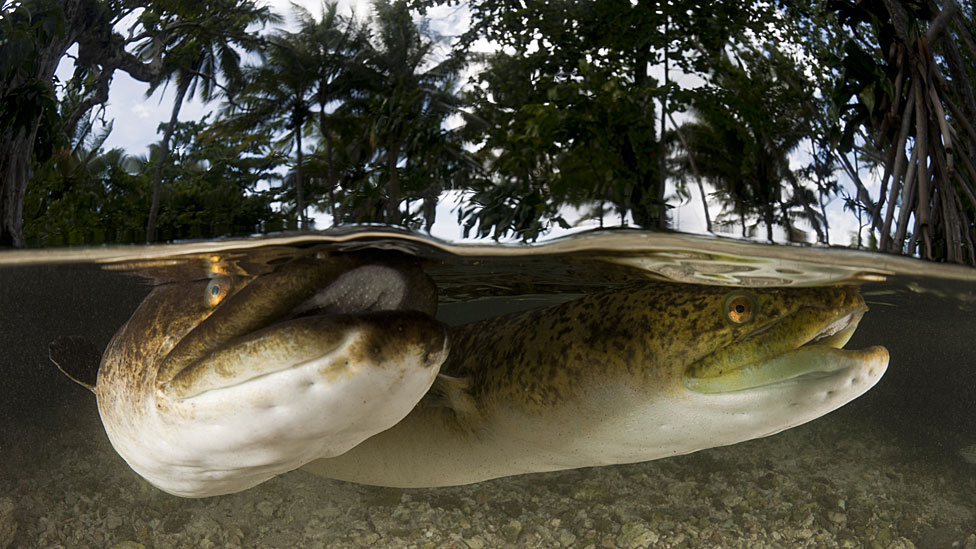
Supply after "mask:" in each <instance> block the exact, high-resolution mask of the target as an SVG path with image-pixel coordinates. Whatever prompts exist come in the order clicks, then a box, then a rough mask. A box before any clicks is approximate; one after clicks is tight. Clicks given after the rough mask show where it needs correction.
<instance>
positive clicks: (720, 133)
mask: <svg viewBox="0 0 976 549" xmlns="http://www.w3.org/2000/svg"><path fill="white" fill-rule="evenodd" d="M767 53H768V52H767ZM738 55H739V56H740V59H739V62H740V63H742V64H740V65H737V64H735V63H733V61H732V60H730V59H728V58H722V59H720V60H718V61H717V62H716V68H715V76H714V77H713V78H714V81H715V83H716V84H717V85H718V86H719V87H718V88H716V89H714V90H713V91H712V92H709V93H704V94H701V95H700V96H699V98H698V100H697V102H696V109H695V110H694V113H695V115H696V118H697V119H696V120H695V121H693V122H689V123H685V124H683V125H682V126H681V128H680V132H681V134H682V135H683V136H684V138H685V139H684V141H685V142H684V143H682V148H684V149H685V154H684V155H679V157H678V159H677V160H678V162H679V163H682V164H687V165H689V166H690V163H691V161H692V160H693V161H694V162H695V164H696V171H697V172H698V173H699V174H700V175H701V176H702V177H704V178H705V179H708V180H710V181H711V182H712V184H713V185H714V186H715V188H716V193H715V195H716V196H717V197H718V198H719V199H720V200H721V201H722V202H724V204H725V205H726V206H728V207H729V208H730V210H731V212H728V213H732V214H733V215H735V216H737V217H738V220H739V223H740V226H741V229H742V235H743V236H746V233H747V226H746V221H747V219H748V218H749V217H750V216H753V215H755V216H758V217H759V218H760V219H761V221H762V223H763V224H764V225H765V226H766V238H767V239H768V240H770V241H772V240H773V227H774V226H775V225H783V226H784V228H785V229H786V230H787V233H788V234H789V235H790V239H792V238H793V235H795V234H796V233H797V231H796V229H795V227H794V226H793V221H794V220H795V219H798V218H803V219H805V220H806V221H807V222H809V223H810V225H811V226H812V227H813V229H814V230H815V231H816V233H817V239H818V241H820V242H826V236H825V232H824V225H825V223H826V220H825V219H824V217H823V215H822V214H821V213H818V212H816V211H815V210H814V209H813V206H812V205H813V204H818V200H817V198H816V196H815V195H814V194H813V193H812V192H811V191H809V190H808V189H806V188H805V187H804V186H803V185H802V182H801V180H800V178H799V177H798V175H797V174H796V173H794V171H793V170H792V169H791V168H790V154H791V153H792V152H793V151H794V150H795V149H796V148H797V147H798V146H799V145H800V143H801V142H802V141H803V139H804V138H805V137H806V135H808V133H809V126H808V120H809V116H808V114H807V113H806V112H804V110H803V108H804V107H803V104H804V102H803V101H802V100H800V99H798V98H797V97H796V96H797V95H802V94H803V93H804V91H803V90H798V89H795V88H793V87H791V86H789V85H787V84H786V82H784V80H782V79H781V78H779V77H778V75H779V74H780V73H781V72H782V71H784V70H787V68H786V67H785V66H779V65H777V66H775V67H774V66H773V64H774V63H776V61H777V59H776V58H775V56H773V55H769V56H767V55H766V54H764V53H763V52H746V51H740V52H739V53H738ZM743 65H745V66H743ZM792 76H794V78H792V81H801V80H802V78H800V77H799V76H797V75H792ZM678 172H680V170H679V171H678ZM784 187H786V188H789V189H790V191H791V192H790V193H788V194H787V196H786V198H784V193H783V188H784ZM706 207H707V203H706ZM728 213H726V214H725V215H724V216H720V217H728Z"/></svg>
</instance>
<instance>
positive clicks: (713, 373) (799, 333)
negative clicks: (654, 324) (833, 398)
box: [684, 299, 888, 393]
mask: <svg viewBox="0 0 976 549" xmlns="http://www.w3.org/2000/svg"><path fill="white" fill-rule="evenodd" d="M866 311H867V307H866V306H865V305H864V301H863V300H862V299H858V300H856V301H855V302H854V303H852V304H851V305H850V306H848V307H845V308H843V309H839V310H837V309H835V310H827V309H824V308H821V307H812V306H811V307H806V308H803V309H800V310H799V311H797V312H795V313H793V314H792V315H790V316H787V317H784V318H782V319H779V320H778V321H775V322H773V323H771V324H769V325H767V326H763V327H760V328H759V329H757V330H755V331H754V332H752V333H750V334H747V335H745V336H744V337H742V338H740V339H739V340H738V341H736V342H734V343H732V344H731V345H728V346H726V347H724V348H721V349H719V350H717V351H715V352H713V353H711V354H709V355H707V356H705V357H704V358H702V359H700V360H698V361H696V362H694V363H692V364H691V365H690V366H689V367H688V368H687V369H686V370H685V377H684V385H685V387H686V388H687V389H689V390H690V391H693V392H697V393H728V392H735V391H745V390H749V389H757V388H761V387H768V386H772V385H780V384H787V383H801V382H803V381H809V380H811V379H818V378H824V377H828V376H832V375H835V374H837V373H838V372H841V371H842V370H849V369H851V368H865V367H870V366H872V365H874V364H880V363H881V362H884V364H885V365H886V364H887V361H888V351H887V350H886V349H885V348H884V347H879V346H874V347H869V348H867V349H862V350H847V349H843V347H844V345H846V344H847V342H848V340H850V338H851V336H852V335H853V334H854V331H855V330H856V329H857V326H858V323H859V322H860V321H861V318H862V317H863V315H864V313H865V312H866Z"/></svg>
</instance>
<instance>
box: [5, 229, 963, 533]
mask: <svg viewBox="0 0 976 549" xmlns="http://www.w3.org/2000/svg"><path fill="white" fill-rule="evenodd" d="M363 249H383V250H399V251H400V252H403V253H409V254H413V255H418V256H420V257H422V258H424V259H425V266H424V268H425V271H426V272H427V273H428V274H429V275H430V276H431V277H432V278H433V279H434V280H435V281H436V283H437V285H438V288H439V296H440V301H441V303H440V309H439V311H440V312H439V315H440V316H441V317H442V319H444V320H445V321H447V322H449V323H461V322H468V321H471V320H475V319H478V318H484V317H487V316H494V315H497V314H502V313H504V312H510V311H515V310H522V309H527V308H533V307H538V306H543V305H547V304H552V303H555V302H559V301H564V300H567V299H571V298H573V297H576V296H579V295H582V294H585V293H589V292H593V291H596V290H598V289H601V288H605V287H608V286H611V285H615V284H622V283H625V282H630V281H635V280H642V279H658V280H660V279H663V280H675V281H680V282H690V283H699V284H723V285H730V286H770V285H772V286H791V285H818V284H833V283H840V282H845V281H847V282H850V281H858V282H863V284H864V285H863V287H862V292H863V294H864V296H865V298H866V300H867V302H868V305H869V307H870V311H869V312H868V313H867V314H866V315H865V317H864V319H863V320H862V322H861V324H860V327H859V328H858V330H857V332H856V333H855V334H854V338H853V339H852V340H851V342H850V343H849V344H848V345H847V347H848V348H861V347H865V346H868V345H874V344H881V345H884V346H886V347H887V348H888V350H889V351H890V354H891V362H890V365H889V368H888V371H887V373H886V374H885V377H884V378H883V379H882V380H881V382H880V383H879V384H878V385H877V386H876V387H875V388H874V389H872V390H871V391H869V392H868V393H867V394H866V395H864V396H863V397H861V398H859V399H857V400H855V401H854V402H852V403H850V404H848V405H847V406H845V407H843V408H841V409H839V410H837V411H835V412H833V413H831V414H828V415H827V416H824V417H822V418H820V419H818V420H815V421H813V422H811V423H808V424H806V425H802V426H800V427H797V428H794V429H791V430H788V431H785V432H783V433H780V434H778V435H775V436H772V437H767V438H764V439H758V440H754V441H749V442H744V443H740V444H737V445H734V446H728V447H722V448H714V449H709V450H704V451H701V452H697V453H694V454H690V455H686V456H679V457H675V458H670V459H665V460H658V461H653V462H647V463H640V464H633V465H623V466H613V467H601V468H587V469H580V470H572V471H563V472H556V473H545V474H536V475H525V476H519V477H509V478H503V479H498V480H494V481H488V482H483V483H479V484H474V485H469V486H461V487H455V488H440V489H410V490H402V489H390V488H377V487H370V486H362V485H356V484H351V483H344V482H339V481H332V480H327V479H323V478H319V477H316V476H313V475H310V474H307V473H304V472H302V471H296V472H292V473H288V474H285V475H282V476H279V477H277V478H275V479H273V480H271V481H269V482H266V483H264V484H262V485H260V486H258V487H256V488H253V489H250V490H247V491H244V492H242V493H238V494H232V495H228V496H219V497H214V498H205V499H200V500H188V499H182V498H177V497H174V496H170V495H167V494H165V493H163V492H161V491H159V490H157V489H156V488H154V487H152V486H151V485H149V484H148V483H147V482H145V481H144V480H142V479H141V478H140V477H138V476H137V475H136V474H135V473H134V472H132V471H131V470H130V469H129V468H128V467H127V465H126V464H125V462H124V461H123V460H122V459H121V458H120V457H119V456H118V455H117V454H116V453H115V452H114V450H113V449H112V447H111V445H110V444H109V442H108V440H107V438H106V436H105V433H104V431H103V430H102V428H101V424H100V421H99V418H98V413H97V410H96V408H95V401H94V398H93V396H92V395H91V393H89V392H88V391H86V390H85V389H83V388H82V387H80V386H78V385H76V384H74V383H73V382H71V381H70V380H69V379H67V378H66V377H65V376H64V375H62V374H61V373H60V372H59V371H58V370H57V368H56V367H55V366H54V365H53V364H51V363H50V362H49V360H48V358H47V348H48V344H49V342H50V341H52V340H53V339H54V338H56V337H58V336H60V335H66V334H72V335H81V336H84V337H86V338H88V339H90V340H91V341H93V342H94V343H95V344H96V345H98V346H99V348H102V347H104V346H105V344H107V343H108V341H109V339H110V338H111V336H112V334H113V333H114V332H115V330H116V329H118V327H119V326H121V325H122V324H123V323H124V322H125V321H126V320H127V319H128V317H129V315H131V314H132V311H134V310H135V308H136V307H137V306H138V305H139V303H140V302H141V301H142V299H143V298H144V297H145V296H146V295H147V294H148V292H149V290H150V288H151V286H150V285H149V282H148V281H147V276H148V277H154V278H155V279H156V280H157V281H160V280H181V279H187V278H202V277H206V276H207V275H208V272H211V273H212V272H214V271H215V270H216V271H217V272H220V271H221V270H222V269H227V268H240V269H244V270H249V269H250V270H253V269H261V268H262V266H264V265H268V264H274V263H276V262H278V261H283V260H286V259H287V258H290V257H293V256H294V255H296V254H307V253H312V252H314V251H320V250H338V251H346V252H348V251H351V250H363ZM0 312H2V316H0V367H2V369H3V370H2V371H3V373H4V381H3V392H2V398H0V463H2V464H3V465H2V469H0V547H2V545H3V544H4V543H5V542H6V543H9V546H10V547H35V546H36V547H58V546H63V547H113V546H118V547H129V548H132V547H139V546H144V547H335V546H342V547H358V546H374V547H444V546H450V547H496V546H536V547H556V546H571V547H618V546H619V547H872V546H873V547H911V546H916V547H951V546H953V545H954V544H957V545H956V546H959V547H976V465H973V464H971V463H968V462H966V461H965V460H964V459H963V458H962V456H961V455H960V453H959V450H961V449H963V448H964V447H967V446H970V445H972V444H974V443H976V358H974V357H976V353H974V351H973V340H974V337H976V274H974V273H973V272H972V271H971V270H967V269H962V268H954V267H947V266H940V265H932V264H926V263H921V262H918V261H914V260H910V259H905V258H896V257H892V256H880V255H872V254H867V253H854V252H847V251H840V250H810V249H800V248H786V247H774V246H762V245H754V244H742V243H737V242H725V241H717V240H713V239H702V238H692V237H684V236H680V235H651V234H645V233H636V232H622V233H621V232H614V233H608V234H602V235H592V234H591V235H584V236H579V237H574V238H570V239H565V240H561V241H557V242H554V243H550V244H546V245H542V246H536V247H531V248H526V247H514V248H512V247H502V246H465V247H460V246H447V245H443V244H441V243H436V242H431V241H426V240H424V239H422V238H419V237H414V236H409V235H406V236H405V235H402V234H395V233H390V234H378V233H375V232H371V233H368V234H356V233H353V234H343V235H339V236H337V237H332V236H315V237H310V236H299V237H293V238H277V239H262V240H250V241H227V242H217V243H192V244H186V245H174V246H153V247H138V248H93V249H87V250H80V251H79V250H71V251H61V252H59V251H51V252H43V253H33V252H6V253H3V254H0ZM14 529H15V530H14ZM126 544H127V545H126Z"/></svg>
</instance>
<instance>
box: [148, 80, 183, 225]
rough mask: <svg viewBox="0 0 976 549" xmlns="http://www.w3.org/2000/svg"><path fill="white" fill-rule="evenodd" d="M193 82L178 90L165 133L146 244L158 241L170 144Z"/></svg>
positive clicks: (154, 171)
mask: <svg viewBox="0 0 976 549" xmlns="http://www.w3.org/2000/svg"><path fill="white" fill-rule="evenodd" d="M191 80H192V79H191V78H186V79H184V80H183V81H181V82H180V85H179V87H177V88H176V99H175V100H174V101H173V112H172V113H171V114H170V117H169V124H167V125H166V131H165V132H163V142H162V143H160V145H159V158H157V159H156V166H155V167H154V168H153V190H152V202H151V203H150V205H149V221H148V223H146V243H149V242H153V241H155V240H156V217H157V216H158V215H159V193H160V188H161V187H162V182H163V165H165V164H166V160H167V159H169V142H170V140H171V139H172V138H173V132H174V131H176V123H177V122H179V120H180V109H181V108H182V107H183V99H184V98H186V92H187V90H189V89H190V81H191Z"/></svg>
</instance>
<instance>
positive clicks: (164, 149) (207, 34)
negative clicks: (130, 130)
mask: <svg viewBox="0 0 976 549" xmlns="http://www.w3.org/2000/svg"><path fill="white" fill-rule="evenodd" d="M194 8H196V9H197V10H199V11H193V12H190V11H189V10H193V9H194ZM184 10H186V12H185V13H181V14H180V15H181V16H180V17H178V18H177V17H173V18H171V19H167V20H162V19H160V20H159V21H157V22H156V23H157V25H158V27H159V28H160V29H162V30H164V31H166V30H169V31H170V35H171V36H172V38H171V41H170V43H168V44H166V47H168V49H169V53H168V54H167V55H166V56H165V57H164V59H163V70H162V71H161V73H160V75H159V77H158V78H157V79H156V80H154V81H153V82H152V83H151V84H150V87H149V90H148V92H147V95H152V94H153V93H154V92H155V91H156V90H157V89H158V88H159V86H160V85H165V84H167V83H168V82H170V81H171V80H172V81H175V82H176V97H175V99H174V100H173V109H172V111H171V113H170V119H169V123H168V124H166V127H165V130H164V133H163V139H162V143H161V147H160V156H159V158H158V160H157V162H156V166H155V169H154V172H153V189H152V202H151V205H150V208H149V220H148V222H147V226H146V240H147V241H152V240H153V239H154V237H155V231H156V218H157V215H158V212H159V195H160V185H161V182H162V167H163V165H165V164H166V159H167V157H168V156H169V152H170V151H169V149H170V140H171V139H172V136H173V131H174V128H175V127H176V123H177V122H178V121H179V115H180V109H181V108H182V106H183V101H184V100H185V99H186V97H187V96H188V95H190V96H192V95H193V94H194V92H195V91H197V90H199V97H200V99H201V100H203V101H209V100H211V99H213V97H214V95H215V91H216V90H217V88H218V87H221V86H220V84H219V83H218V79H219V77H220V76H223V78H224V79H225V80H226V81H227V82H228V83H229V84H230V86H231V87H233V86H236V85H237V83H238V82H239V81H240V77H241V70H240V53H239V51H240V49H244V50H253V49H254V48H255V47H256V46H257V45H258V44H259V43H260V40H259V39H258V37H257V36H256V35H255V34H253V33H251V32H248V27H250V26H252V25H254V24H261V25H265V24H268V23H275V22H278V21H280V18H279V17H278V16H277V15H274V14H273V13H271V12H270V11H269V9H268V8H267V7H262V6H258V5H257V4H256V3H255V2H254V1H252V0H219V1H216V2H206V3H200V4H199V5H194V4H192V3H188V4H186V5H185V6H184ZM159 47H161V45H160V44H156V43H154V42H147V43H146V44H145V46H144V48H143V49H142V51H140V52H139V53H140V54H141V55H143V56H144V57H146V58H151V57H152V56H153V55H155V53H156V50H157V49H158V48H159Z"/></svg>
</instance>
